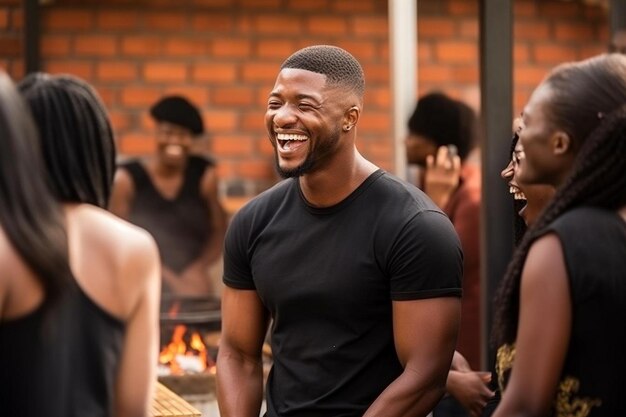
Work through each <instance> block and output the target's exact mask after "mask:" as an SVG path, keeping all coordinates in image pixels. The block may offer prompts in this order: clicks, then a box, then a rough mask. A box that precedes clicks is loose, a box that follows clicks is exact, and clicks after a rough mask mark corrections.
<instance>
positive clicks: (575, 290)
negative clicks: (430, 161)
mask: <svg viewBox="0 0 626 417" xmlns="http://www.w3.org/2000/svg"><path fill="white" fill-rule="evenodd" d="M625 104H626V57H625V56H622V55H618V54H610V55H603V56H598V57H594V58H591V59H588V60H585V61H581V62H577V63H570V64H564V65H561V66H559V67H557V68H555V69H554V70H553V71H552V72H551V73H550V74H549V76H548V77H547V78H546V79H545V80H544V81H543V82H542V83H541V84H540V86H539V87H538V88H537V89H536V90H535V91H534V92H533V94H532V96H531V98H530V100H529V102H528V104H527V105H526V107H525V109H524V114H523V128H522V130H521V132H520V142H521V144H522V146H523V150H524V154H525V158H523V159H521V161H520V172H519V175H520V180H522V181H524V182H526V183H532V184H549V185H552V186H554V187H556V194H555V196H554V198H553V199H552V200H551V201H550V202H549V204H548V206H547V207H546V208H545V210H544V211H542V213H541V215H540V216H539V218H538V219H537V220H536V221H535V222H534V224H533V225H532V227H531V228H530V229H529V230H528V231H527V232H526V233H525V235H524V238H523V239H522V241H521V243H520V244H519V246H518V249H517V251H516V253H515V256H514V258H513V260H512V262H511V264H510V266H509V269H508V271H507V273H506V275H505V277H504V279H503V281H502V283H501V287H500V289H499V291H498V294H497V298H496V317H495V322H494V335H493V336H494V341H495V342H496V343H497V346H498V347H499V348H498V353H497V370H498V379H499V383H500V384H501V385H502V386H504V392H503V398H502V401H501V403H500V405H499V407H498V408H497V410H496V412H495V414H494V416H496V417H502V416H513V415H516V416H517V415H519V416H521V415H524V416H544V415H554V416H574V415H575V416H618V415H626V402H625V401H624V399H623V396H624V393H625V392H626V387H625V385H624V382H623V375H624V374H625V373H626V362H625V361H624V360H623V354H624V351H626V331H625V330H624V321H623V320H624V317H625V316H626V223H625V222H626V105H625Z"/></svg>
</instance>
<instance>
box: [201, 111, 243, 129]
mask: <svg viewBox="0 0 626 417" xmlns="http://www.w3.org/2000/svg"><path fill="white" fill-rule="evenodd" d="M238 113H239V112H238V111H237V110H223V109H220V110H208V111H205V112H204V114H203V118H204V122H205V123H206V125H207V128H208V130H209V131H211V132H215V131H222V132H223V131H235V130H236V129H238V128H239V126H238V123H237V116H238Z"/></svg>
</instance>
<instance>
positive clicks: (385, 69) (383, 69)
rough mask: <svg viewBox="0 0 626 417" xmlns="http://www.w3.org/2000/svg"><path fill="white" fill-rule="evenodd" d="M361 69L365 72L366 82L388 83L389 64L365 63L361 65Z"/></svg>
mask: <svg viewBox="0 0 626 417" xmlns="http://www.w3.org/2000/svg"><path fill="white" fill-rule="evenodd" d="M363 71H364V72H365V80H366V82H367V83H374V82H381V83H385V84H386V83H388V82H389V71H390V69H389V64H388V63H382V64H369V63H366V64H365V65H363Z"/></svg>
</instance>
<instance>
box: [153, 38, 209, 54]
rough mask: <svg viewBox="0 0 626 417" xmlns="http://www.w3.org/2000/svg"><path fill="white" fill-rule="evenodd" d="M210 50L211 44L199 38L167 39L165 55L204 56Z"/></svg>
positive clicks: (164, 49) (164, 45)
mask: <svg viewBox="0 0 626 417" xmlns="http://www.w3.org/2000/svg"><path fill="white" fill-rule="evenodd" d="M209 50H210V42H209V41H208V40H202V39H197V38H167V39H166V40H165V42H164V44H163V53H164V54H165V55H166V56H167V55H169V56H190V55H191V56H198V55H200V56H203V55H207V54H208V53H209Z"/></svg>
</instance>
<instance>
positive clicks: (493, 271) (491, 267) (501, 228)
mask: <svg viewBox="0 0 626 417" xmlns="http://www.w3.org/2000/svg"><path fill="white" fill-rule="evenodd" d="M512 27H513V12H512V0H481V2H480V64H481V65H480V84H481V116H482V122H483V128H484V135H483V139H484V141H483V144H482V149H481V155H482V185H483V186H482V208H481V249H482V250H481V269H482V270H481V302H482V309H481V311H482V314H481V315H482V329H483V331H482V343H481V345H482V365H483V366H482V367H483V368H485V369H487V368H491V367H492V366H493V360H494V358H495V352H494V350H493V349H492V348H491V347H490V346H489V344H488V341H489V335H490V334H491V327H492V317H493V308H492V302H493V297H494V293H495V290H496V288H497V286H498V283H499V281H500V279H501V278H502V276H503V275H504V272H505V270H506V267H507V265H508V262H509V261H510V259H511V254H512V251H513V210H512V203H511V198H510V196H509V194H508V192H507V188H506V184H505V183H504V181H502V179H501V178H500V171H501V170H502V168H504V166H505V165H506V163H507V162H508V160H509V158H510V155H509V154H508V153H509V147H510V138H511V136H512V133H511V122H512V121H511V117H512V115H513V94H512V90H513V89H512V61H513V54H512Z"/></svg>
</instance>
